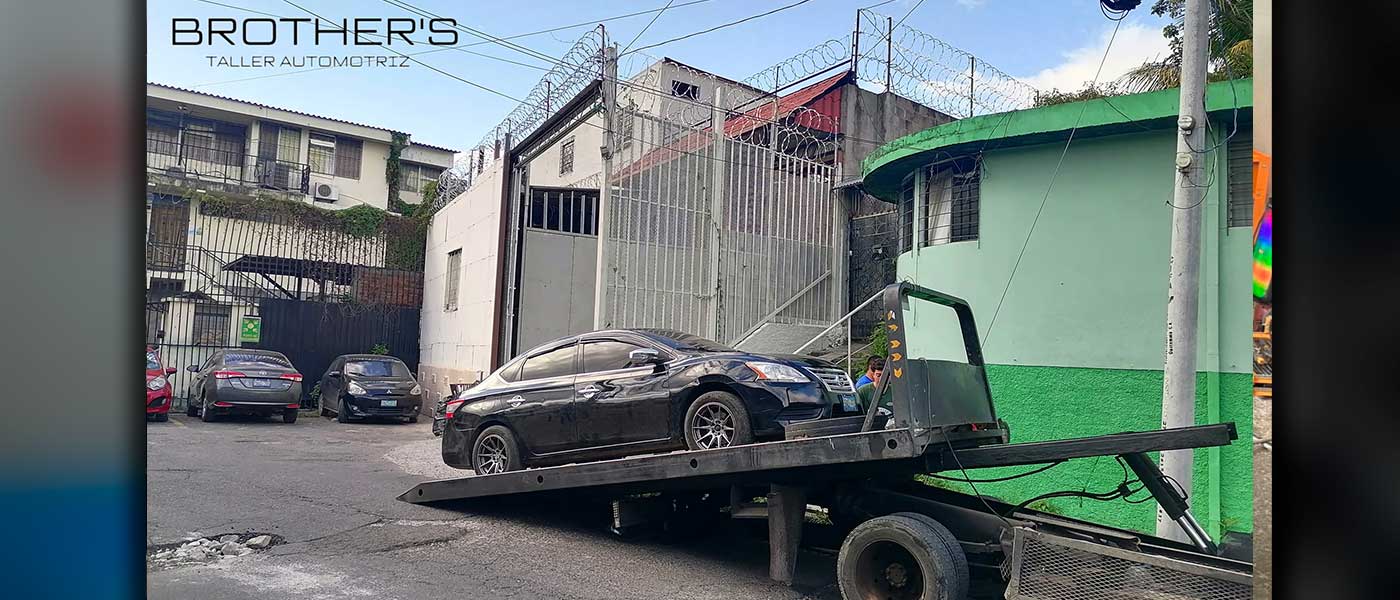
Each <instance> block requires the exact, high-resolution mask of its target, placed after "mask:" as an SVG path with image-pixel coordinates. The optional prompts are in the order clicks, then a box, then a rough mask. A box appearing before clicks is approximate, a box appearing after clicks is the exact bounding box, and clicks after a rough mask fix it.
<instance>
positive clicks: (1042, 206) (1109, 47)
mask: <svg viewBox="0 0 1400 600" xmlns="http://www.w3.org/2000/svg"><path fill="white" fill-rule="evenodd" d="M1122 25H1123V22H1122V21H1118V22H1116V23H1114V25H1113V33H1112V34H1111V35H1109V37H1108V44H1107V45H1106V46H1105V47H1104V52H1103V58H1101V59H1099V68H1098V70H1096V71H1094V80H1093V81H1092V82H1090V83H1089V86H1090V87H1093V86H1095V85H1098V81H1099V76H1100V75H1102V74H1103V66H1104V63H1106V62H1108V54H1109V52H1110V51H1112V50H1113V41H1114V40H1116V39H1117V38H1118V29H1119V28H1120V27H1122ZM1088 108H1089V103H1087V102H1086V103H1084V104H1083V105H1082V106H1081V107H1080V109H1079V116H1078V117H1076V118H1075V119H1074V127H1072V128H1070V130H1069V138H1068V139H1066V140H1065V147H1064V149H1063V150H1061V151H1060V159H1059V161H1057V162H1056V163H1055V170H1054V171H1053V172H1052V173H1051V174H1050V183H1049V184H1048V185H1046V186H1045V195H1044V196H1043V197H1041V199H1040V207H1039V208H1037V209H1036V211H1035V218H1034V219H1032V220H1031V227H1030V230H1029V231H1027V232H1026V240H1025V242H1023V243H1022V244H1021V252H1020V253H1018V254H1017V255H1016V263H1015V264H1014V265H1012V267H1011V274H1010V275H1008V276H1007V278H1006V287H1004V288H1002V290H1001V298H1000V299H999V300H997V307H996V310H994V311H992V320H991V321H990V322H989V323H988V324H987V334H986V335H984V336H982V348H983V350H984V351H985V350H986V347H987V340H988V339H991V337H992V328H993V327H996V324H997V316H998V315H1000V314H1001V306H1002V304H1003V303H1004V302H1006V294H1007V292H1009V291H1011V282H1012V281H1014V280H1015V278H1016V270H1017V269H1019V268H1020V267H1021V259H1022V258H1025V256H1026V248H1027V247H1029V246H1030V243H1031V236H1032V235H1033V234H1034V233H1035V226H1036V224H1038V223H1039V222H1040V215H1041V213H1042V212H1044V211H1045V203H1046V201H1047V200H1049V199H1050V191H1051V190H1053V189H1055V179H1056V178H1057V177H1059V175H1060V167H1062V166H1064V163H1065V155H1066V154H1069V147H1070V144H1072V143H1074V134H1075V132H1077V131H1078V130H1079V123H1080V122H1081V121H1083V119H1084V111H1085V110H1087V109H1088Z"/></svg>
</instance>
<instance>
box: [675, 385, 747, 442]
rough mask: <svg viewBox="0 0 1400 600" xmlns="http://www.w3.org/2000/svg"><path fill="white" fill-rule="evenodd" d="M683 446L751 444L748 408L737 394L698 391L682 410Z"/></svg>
mask: <svg viewBox="0 0 1400 600" xmlns="http://www.w3.org/2000/svg"><path fill="white" fill-rule="evenodd" d="M684 424H685V446H686V447H687V448H689V449H691V450H709V449H712V448H727V447H729V446H742V445H744V444H750V443H753V427H752V424H751V423H750V422H749V411H748V409H747V408H745V407H744V402H743V401H742V400H740V399H739V397H738V396H735V395H734V394H731V393H729V392H722V391H713V392H705V393H703V394H700V397H699V398H696V399H695V401H694V402H692V403H690V408H689V409H687V410H686V411H685V421H684Z"/></svg>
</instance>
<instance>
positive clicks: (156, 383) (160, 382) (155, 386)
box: [146, 375, 165, 391]
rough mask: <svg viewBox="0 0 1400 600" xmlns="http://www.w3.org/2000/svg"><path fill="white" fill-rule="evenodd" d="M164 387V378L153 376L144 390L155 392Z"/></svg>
mask: <svg viewBox="0 0 1400 600" xmlns="http://www.w3.org/2000/svg"><path fill="white" fill-rule="evenodd" d="M164 387H165V377H161V376H159V375H158V376H155V377H152V378H151V380H150V381H147V382H146V389H148V390H151V391H156V390H159V389H161V388H164Z"/></svg>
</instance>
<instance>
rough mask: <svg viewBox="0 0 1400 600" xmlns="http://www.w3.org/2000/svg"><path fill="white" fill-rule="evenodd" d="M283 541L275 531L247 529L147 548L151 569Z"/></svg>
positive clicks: (235, 553) (243, 552)
mask: <svg viewBox="0 0 1400 600" xmlns="http://www.w3.org/2000/svg"><path fill="white" fill-rule="evenodd" d="M284 542H286V538H284V537H282V536H280V535H277V534H275V533H259V532H256V531H246V532H243V533H224V534H219V535H211V536H205V537H200V538H195V539H190V540H185V541H182V542H174V543H170V544H158V545H155V546H151V547H149V548H147V549H146V564H147V565H148V566H149V567H150V568H153V569H155V568H170V567H178V566H184V565H196V564H206V563H211V562H214V561H218V560H222V559H225V558H230V557H235V556H247V555H249V554H253V553H254V552H261V551H264V550H267V549H268V548H271V547H273V546H276V545H278V544H282V543H284Z"/></svg>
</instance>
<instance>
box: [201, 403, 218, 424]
mask: <svg viewBox="0 0 1400 600" xmlns="http://www.w3.org/2000/svg"><path fill="white" fill-rule="evenodd" d="M217 418H218V417H216V416H214V411H213V409H211V408H210V407H209V399H208V398H205V399H203V400H200V402H199V420H201V421H204V422H205V423H213V422H214V419H217Z"/></svg>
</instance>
